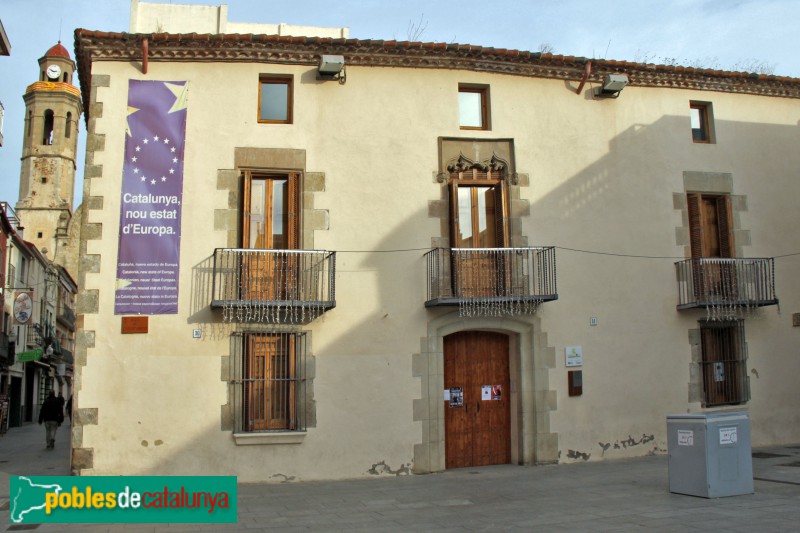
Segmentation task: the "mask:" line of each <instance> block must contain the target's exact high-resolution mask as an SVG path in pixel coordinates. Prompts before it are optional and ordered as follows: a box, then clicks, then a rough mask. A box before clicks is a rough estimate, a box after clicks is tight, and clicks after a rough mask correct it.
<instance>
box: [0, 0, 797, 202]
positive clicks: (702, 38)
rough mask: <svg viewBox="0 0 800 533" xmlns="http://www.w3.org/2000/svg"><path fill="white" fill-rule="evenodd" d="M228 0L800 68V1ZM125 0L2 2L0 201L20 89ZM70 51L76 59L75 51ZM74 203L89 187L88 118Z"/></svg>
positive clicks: (517, 44) (116, 23)
mask: <svg viewBox="0 0 800 533" xmlns="http://www.w3.org/2000/svg"><path fill="white" fill-rule="evenodd" d="M161 3H192V4H205V5H219V4H222V3H226V4H227V5H228V18H229V20H231V21H233V22H258V23H280V22H285V23H287V24H296V25H307V26H338V27H341V26H346V27H348V28H350V37H352V38H357V39H397V40H407V39H408V38H409V33H410V30H413V29H414V28H418V29H419V30H420V31H421V32H422V33H421V37H419V39H418V40H421V41H431V42H456V43H462V44H474V45H479V46H492V47H497V48H510V49H518V50H530V51H537V50H539V49H540V46H541V45H543V44H547V45H549V46H550V47H552V50H553V53H556V54H564V55H574V56H584V57H601V58H606V59H618V60H627V61H646V62H655V63H677V64H681V65H688V66H703V67H708V68H719V69H726V70H728V69H735V70H750V69H749V68H748V67H751V66H754V65H755V66H759V65H761V66H764V65H766V66H767V68H769V69H771V70H772V73H774V74H776V75H781V76H793V77H800V59H798V57H800V56H798V50H800V32H798V30H797V22H798V21H799V20H800V1H798V0H605V1H602V0H601V1H598V0H593V1H587V0H557V1H555V0H550V1H540V0H493V1H491V2H487V1H486V0H480V1H479V0H458V1H454V0H405V1H403V2H396V1H388V0H358V1H356V0H338V1H336V2H330V1H327V0H326V1H323V0H293V1H291V2H287V1H285V0H282V1H277V0H229V1H228V2H221V1H210V0H195V1H185V2H170V1H169V0H163V1H162V2H161ZM129 17H130V0H0V20H1V21H2V23H3V26H4V27H5V30H6V34H7V35H8V38H9V40H10V42H11V56H10V57H4V56H0V102H2V104H3V106H4V108H5V120H4V125H3V146H2V147H0V200H3V201H7V202H10V203H11V204H12V205H13V204H15V203H16V201H17V199H18V194H19V172H20V161H19V158H20V156H21V154H22V142H21V138H22V131H23V116H24V103H23V100H22V95H23V94H24V92H25V88H26V87H27V86H28V85H29V84H30V83H33V82H34V81H36V79H37V73H38V62H37V60H38V59H39V58H40V57H41V56H42V55H44V53H45V52H46V51H47V50H48V49H49V48H50V47H51V46H52V45H54V44H56V42H58V40H59V38H60V40H61V41H62V44H63V45H64V46H65V47H66V48H67V50H69V51H70V54H72V55H74V47H73V43H72V35H73V31H74V30H75V28H84V29H88V30H102V31H127V30H128V23H129ZM73 59H74V57H73ZM80 133H81V137H80V138H81V144H80V146H79V162H78V179H77V180H76V190H75V197H76V204H77V203H79V202H80V199H81V194H82V191H83V185H82V179H81V177H82V175H83V157H84V146H85V139H86V135H85V133H86V131H85V126H84V123H83V121H81V132H80Z"/></svg>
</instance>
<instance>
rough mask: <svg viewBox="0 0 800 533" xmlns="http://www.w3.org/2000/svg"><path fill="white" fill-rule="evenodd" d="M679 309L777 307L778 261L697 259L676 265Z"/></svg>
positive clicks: (764, 259)
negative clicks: (776, 265)
mask: <svg viewBox="0 0 800 533" xmlns="http://www.w3.org/2000/svg"><path fill="white" fill-rule="evenodd" d="M675 269H676V275H677V279H678V309H691V308H694V307H714V306H731V307H737V306H742V307H762V306H767V305H777V304H778V297H777V296H776V294H775V259H774V258H746V259H716V258H693V259H687V260H685V261H678V262H677V263H675Z"/></svg>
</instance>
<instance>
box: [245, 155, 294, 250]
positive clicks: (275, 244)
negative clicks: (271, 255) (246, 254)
mask: <svg viewBox="0 0 800 533" xmlns="http://www.w3.org/2000/svg"><path fill="white" fill-rule="evenodd" d="M243 177H244V181H243V183H244V191H243V195H242V196H243V205H242V215H243V217H242V248H252V249H259V250H293V249H296V248H297V247H298V240H299V238H298V237H299V226H300V224H299V220H298V219H299V213H300V206H299V198H298V181H299V179H300V176H299V174H297V173H290V174H258V173H254V172H251V171H249V170H248V171H245V172H244V174H243Z"/></svg>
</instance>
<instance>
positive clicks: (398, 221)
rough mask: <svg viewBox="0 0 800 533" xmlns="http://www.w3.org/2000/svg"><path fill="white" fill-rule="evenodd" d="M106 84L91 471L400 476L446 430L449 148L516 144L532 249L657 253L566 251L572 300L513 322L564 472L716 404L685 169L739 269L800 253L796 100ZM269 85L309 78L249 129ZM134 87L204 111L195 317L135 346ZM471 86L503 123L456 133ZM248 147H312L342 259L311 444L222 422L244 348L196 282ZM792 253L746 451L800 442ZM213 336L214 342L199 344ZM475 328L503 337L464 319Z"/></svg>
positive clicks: (383, 84) (191, 179)
mask: <svg viewBox="0 0 800 533" xmlns="http://www.w3.org/2000/svg"><path fill="white" fill-rule="evenodd" d="M93 69H94V70H93V74H94V76H96V77H97V76H109V81H108V83H107V86H101V87H98V88H97V89H96V100H97V102H96V104H102V106H101V107H102V115H101V117H102V118H95V119H93V121H94V124H95V127H94V131H93V132H90V133H93V134H95V135H99V136H104V142H103V143H102V149H100V150H96V151H94V152H93V154H92V155H93V164H94V165H99V166H101V167H102V169H101V171H99V172H98V174H99V175H98V176H97V177H91V178H89V179H87V180H86V185H85V194H86V195H87V196H88V197H91V198H92V200H91V201H92V202H94V205H98V203H99V205H100V206H101V207H102V208H101V209H88V210H87V211H86V213H85V216H84V219H85V222H84V223H85V224H86V225H88V226H90V227H92V228H93V229H94V231H95V235H96V236H97V237H98V238H89V239H88V240H86V242H85V253H86V254H88V256H95V255H97V256H99V266H96V267H94V268H93V269H88V270H86V271H85V272H84V274H85V277H84V285H83V291H84V299H83V302H84V303H83V308H82V309H83V311H82V310H81V308H79V310H78V311H79V313H83V327H84V329H85V330H86V332H91V333H87V334H85V335H84V338H85V339H87V340H88V341H87V343H86V346H87V348H86V351H85V366H82V367H80V369H79V372H80V378H79V388H80V391H79V394H78V398H79V402H78V407H79V408H81V409H86V410H87V411H86V416H87V419H86V420H87V423H86V424H84V425H82V426H80V427H79V428H78V429H76V433H75V434H74V435H73V439H74V441H75V442H77V443H78V444H79V446H78V447H79V448H81V449H93V452H92V453H93V461H92V463H91V466H90V467H89V468H83V469H82V470H81V472H82V473H84V474H93V475H101V474H125V473H128V474H135V473H155V472H158V473H183V474H201V473H204V474H223V473H225V474H236V475H239V476H240V479H241V480H243V481H252V480H268V481H269V480H272V481H277V480H283V479H284V478H292V479H295V480H297V479H320V478H337V477H352V476H364V475H369V474H368V472H369V471H370V469H372V470H373V471H376V468H374V465H376V464H378V463H380V462H381V461H383V462H384V463H385V465H387V466H388V468H389V469H390V470H392V471H394V472H397V471H403V472H405V471H407V467H408V466H409V465H410V466H412V467H413V466H414V465H412V464H411V463H412V462H413V458H414V453H415V451H414V450H415V446H417V449H418V450H419V446H418V445H419V444H421V443H428V442H434V443H435V441H436V439H437V438H438V439H440V440H441V439H442V438H443V436H442V435H434V436H433V437H431V431H432V430H431V429H430V428H434V429H435V424H431V425H426V424H427V423H424V422H422V421H420V417H419V416H415V409H420V406H419V403H420V400H424V399H425V394H424V391H425V390H430V391H432V392H431V393H430V394H431V395H432V396H433V395H435V393H436V390H437V382H436V381H435V380H436V379H439V378H436V377H435V376H436V375H437V374H436V371H435V370H432V371H431V372H430V373H429V374H425V376H426V377H425V378H424V379H429V380H433V381H430V383H427V382H422V381H421V380H422V379H423V378H422V377H421V376H420V372H418V371H417V369H415V368H413V365H414V363H413V360H414V358H415V356H416V357H419V356H420V354H423V356H424V353H425V351H426V350H428V348H426V346H429V345H431V343H435V339H436V333H435V332H431V324H432V323H434V322H437V321H441V320H442V317H443V316H444V315H447V314H448V313H452V311H453V310H452V309H449V310H447V309H438V310H426V309H425V308H424V306H423V304H424V300H425V286H424V283H425V277H424V261H423V257H422V256H423V253H424V250H426V249H428V248H429V247H430V245H431V240H432V239H435V238H437V237H441V229H440V223H439V219H438V218H435V217H434V216H430V215H429V211H428V205H429V203H430V202H435V201H438V200H439V199H440V198H441V188H442V184H440V183H438V182H437V181H436V179H435V177H434V175H435V173H436V172H437V170H438V169H439V168H440V164H439V163H440V162H439V161H438V138H439V137H442V136H446V137H465V138H478V139H498V138H503V139H508V138H510V139H513V140H514V147H515V161H516V170H517V172H519V173H524V174H527V175H528V184H527V186H525V187H521V188H520V195H521V196H522V200H526V201H527V202H529V212H528V213H526V214H525V216H523V217H522V224H523V228H522V234H523V235H524V236H527V239H528V242H529V244H531V245H557V246H560V247H565V248H572V249H579V250H588V251H599V252H604V253H607V254H628V255H638V256H653V257H660V258H641V257H619V256H615V255H597V254H588V253H583V252H577V251H570V250H566V249H559V250H558V251H557V254H558V289H559V299H558V300H557V301H555V302H549V303H546V304H544V305H543V306H542V307H541V309H540V310H539V312H538V314H537V317H536V318H535V319H534V318H532V317H527V318H526V317H522V318H518V319H515V320H517V321H521V322H522V323H527V324H530V329H529V330H527V331H526V330H525V329H524V328H523V327H522V326H520V325H515V326H514V328H516V331H514V328H509V329H508V330H507V331H509V332H510V333H514V334H515V335H522V334H524V335H530V336H531V337H533V336H535V337H537V340H536V341H535V342H534V341H531V342H530V345H531V346H533V347H534V348H533V351H536V350H539V352H538V353H542V352H543V351H550V352H551V353H550V356H549V359H547V358H546V359H544V362H543V363H542V364H541V366H539V367H536V368H534V370H533V372H534V373H535V375H534V376H533V381H535V382H536V384H535V385H532V386H535V387H537V389H536V390H537V391H538V395H536V396H535V397H534V396H526V398H527V399H526V400H525V401H526V402H528V403H527V404H526V405H524V406H523V407H524V408H525V409H526V410H531V411H535V412H537V414H536V415H535V416H536V417H537V418H536V420H537V423H541V424H542V428H540V430H539V432H540V434H541V440H542V442H543V443H544V442H545V441H546V443H544V444H540V448H539V449H540V450H541V451H542V453H544V452H545V451H547V450H551V451H552V456H553V457H554V458H556V459H559V460H560V461H563V462H568V461H572V460H584V459H585V458H589V459H591V460H595V459H599V458H601V457H603V458H616V457H623V456H632V455H642V454H645V453H663V452H664V451H665V449H666V415H667V414H671V413H682V412H687V411H697V410H700V409H701V405H700V403H698V402H690V401H689V394H690V380H691V378H690V367H691V356H692V352H691V345H690V339H689V337H690V330H693V329H696V328H697V320H698V319H699V318H702V317H703V316H705V315H704V312H702V311H682V312H678V311H676V309H675V305H676V302H677V286H676V281H675V273H674V266H673V262H674V259H672V258H676V257H684V254H685V246H684V244H683V243H681V242H680V241H679V239H678V238H677V235H678V234H679V233H680V231H681V229H680V228H682V227H683V226H684V221H683V220H682V214H681V210H680V209H676V208H675V205H674V195H675V194H678V195H681V194H683V193H684V192H685V190H684V173H685V172H707V173H719V172H724V173H730V174H731V175H732V183H733V194H735V195H742V196H745V197H746V208H747V209H746V210H743V211H741V212H739V215H738V216H739V217H740V220H739V224H740V227H741V228H743V229H745V230H749V238H750V242H749V243H748V244H747V245H744V246H742V249H743V253H744V254H745V255H746V256H750V257H760V256H777V255H781V254H788V253H794V252H798V251H800V237H799V236H798V234H797V232H796V231H795V229H796V228H797V227H798V223H799V222H800V220H799V219H800V214H798V210H797V209H796V205H795V204H796V198H797V197H798V193H800V190H798V189H799V188H800V185H799V184H798V181H797V179H796V170H795V169H796V168H798V163H800V155H799V154H798V153H797V150H795V149H794V147H796V146H797V145H798V141H799V140H800V134H799V133H800V132H798V126H797V124H798V118H800V117H798V115H800V103H798V102H797V101H795V100H789V99H780V98H764V97H756V96H745V95H733V94H721V93H708V92H692V91H683V90H668V89H653V88H641V89H640V88H636V87H628V88H626V89H625V90H624V91H623V92H622V94H621V96H620V98H619V99H616V100H602V101H600V100H592V99H590V98H588V97H587V96H586V95H581V96H576V94H575V93H574V91H572V90H570V89H569V88H568V87H567V86H566V85H565V83H564V82H562V81H553V80H538V79H527V78H522V77H512V76H503V75H493V74H480V73H470V72H461V71H456V70H433V69H426V70H408V69H391V68H358V67H348V72H347V83H346V84H345V85H340V84H338V83H332V82H317V81H316V80H315V71H314V70H313V69H311V68H308V67H302V66H286V65H266V64H262V65H248V64H223V63H205V64H191V63H175V64H169V65H165V64H161V63H157V62H151V63H150V65H149V71H148V75H147V76H146V77H145V76H143V75H142V74H141V73H140V71H139V70H138V69H137V68H135V66H133V65H131V64H128V63H125V64H121V63H112V62H96V63H94V65H93ZM259 74H292V75H293V76H294V102H295V105H294V124H292V125H266V124H258V123H257V121H256V111H257V110H256V107H257V89H258V76H259ZM130 78H135V79H152V80H164V81H172V80H176V81H177V80H188V81H189V87H190V106H189V110H188V122H187V148H186V155H185V165H184V171H185V172H184V176H185V177H184V193H183V202H184V209H183V220H182V228H183V233H182V239H181V281H180V302H179V314H178V315H162V316H154V317H150V332H149V333H148V334H146V335H124V336H123V335H120V334H119V331H120V317H118V316H115V315H114V314H113V313H114V311H113V301H114V293H113V290H114V272H115V269H116V258H117V238H118V237H117V235H118V229H119V210H120V179H119V176H120V175H121V172H122V153H123V147H124V127H123V124H124V121H125V117H126V114H125V113H126V105H127V104H126V99H127V87H128V79H130ZM459 83H477V84H489V85H490V86H491V108H492V109H491V115H492V130H491V131H485V132H484V131H477V132H475V131H471V132H465V131H461V130H460V129H459V127H458V93H457V90H458V84H459ZM689 100H703V101H710V102H712V103H713V110H714V118H715V125H716V139H717V143H716V144H712V145H698V144H693V143H692V142H691V135H690V129H689V127H690V126H689V116H688V108H689ZM94 109H95V111H97V105H95V108H94ZM98 116H99V115H98ZM237 147H260V148H285V149H302V150H305V154H306V167H305V169H302V170H304V171H306V172H321V173H324V176H325V180H324V183H325V186H324V191H320V192H317V193H315V196H314V208H315V209H318V210H325V211H327V217H328V220H327V221H328V225H327V228H328V229H324V230H317V231H314V247H315V248H316V249H326V250H335V251H337V253H338V255H337V272H336V303H337V306H336V308H335V309H333V310H332V311H330V312H328V313H326V314H325V315H324V316H323V317H322V318H319V319H317V320H316V321H314V322H312V323H311V324H310V325H308V326H305V327H303V328H302V329H303V330H304V331H308V332H310V333H311V338H312V343H311V350H310V354H309V355H310V356H313V359H314V366H315V377H314V401H315V404H316V416H315V424H314V426H313V427H309V429H308V431H307V435H306V437H305V439H304V441H303V442H302V444H291V445H280V446H278V445H258V446H236V444H235V443H234V440H233V438H232V435H231V432H230V431H224V430H222V429H220V425H221V422H220V409H221V406H223V405H226V404H227V402H228V397H227V390H226V384H225V383H224V382H223V381H222V380H221V379H220V374H221V365H222V360H223V358H224V357H226V356H227V355H229V347H228V346H229V342H228V337H227V335H226V328H224V327H222V326H219V325H218V323H219V322H220V321H221V313H217V312H211V311H210V310H209V309H208V302H204V301H202V297H200V298H198V294H199V291H198V290H197V287H196V286H195V281H196V280H197V276H198V267H199V266H200V265H202V264H203V263H204V262H205V261H206V260H207V259H208V257H209V256H210V255H211V254H212V253H213V249H214V248H215V247H224V246H226V243H227V238H228V235H227V232H226V231H223V230H221V229H215V225H214V217H213V216H212V214H213V213H214V212H215V210H219V209H225V208H226V207H227V205H228V194H229V191H227V190H224V189H219V188H218V187H217V183H218V181H217V180H218V172H219V171H220V170H226V169H233V168H234V151H235V149H236V148H237ZM98 198H102V201H98ZM84 239H86V237H84ZM740 244H741V243H740ZM386 250H403V251H395V252H391V253H380V252H382V251H386ZM798 262H800V256H794V257H787V258H781V259H777V260H776V279H777V288H778V296H779V298H780V299H781V307H780V311H781V313H780V314H779V312H778V308H776V307H768V308H766V309H764V310H762V311H761V312H760V313H758V316H756V317H750V318H747V320H746V326H745V328H746V338H747V341H748V345H749V357H750V359H749V361H748V369H749V375H750V378H751V388H752V401H750V402H749V403H748V404H747V406H745V408H746V409H747V410H749V412H750V416H751V420H752V428H753V431H752V435H753V444H754V445H764V444H774V443H785V442H800V415H798V414H797V410H796V405H797V403H798V402H797V400H798V393H797V390H796V387H795V386H794V383H793V380H794V376H795V375H796V374H797V372H798V370H800V362H798V361H799V360H798V358H797V348H796V346H797V345H798V341H799V340H800V328H792V325H791V316H790V314H791V313H792V312H797V311H800V297H798V295H799V294H800V286H798V283H799V282H798V279H797V275H796V274H797V271H798V264H799V263H798ZM94 291H97V292H94ZM94 295H96V296H97V298H96V299H95V298H94ZM95 302H96V306H95ZM590 317H597V318H598V325H597V326H594V327H591V326H590V325H589V320H590ZM197 327H199V328H201V329H203V331H204V336H203V338H202V339H200V340H195V339H192V329H193V328H197ZM448 327H449V326H448ZM470 327H486V328H490V329H496V328H497V327H500V328H501V329H502V324H499V326H498V324H495V323H483V322H472V323H470V321H469V320H467V319H464V320H463V329H469V328H470ZM520 332H523V333H520ZM574 345H580V346H582V348H583V354H584V365H583V367H582V370H583V380H584V388H583V390H584V392H583V395H582V396H580V397H572V398H571V397H568V395H567V371H566V368H565V366H564V347H565V346H574ZM421 347H422V348H421ZM431 350H433V351H434V352H435V349H433V348H431ZM552 353H554V354H555V356H554V357H553V356H552ZM431 362H432V364H435V362H436V358H435V356H434V357H433V359H431ZM431 376H433V377H431ZM526 377H527V376H526ZM415 402H416V407H415ZM545 403H546V404H547V405H546V408H545V406H544V405H543V404H545ZM94 409H96V412H95V411H92V410H94ZM95 414H96V422H97V423H96V424H94V423H93V422H94V418H93V417H94V415H95ZM532 416H533V415H532ZM544 426H546V427H544ZM531 435H533V433H532V434H531ZM431 439H433V440H431ZM433 448H435V446H434V447H433ZM433 448H431V449H433ZM571 452H572V453H571ZM534 459H535V460H537V462H547V461H546V460H545V461H538V458H534ZM545 459H547V458H545ZM433 469H435V468H433ZM377 470H378V471H383V469H382V468H378V469H377Z"/></svg>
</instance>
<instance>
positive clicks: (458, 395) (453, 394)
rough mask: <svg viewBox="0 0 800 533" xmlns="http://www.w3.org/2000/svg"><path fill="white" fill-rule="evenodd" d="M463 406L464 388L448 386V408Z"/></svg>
mask: <svg viewBox="0 0 800 533" xmlns="http://www.w3.org/2000/svg"><path fill="white" fill-rule="evenodd" d="M455 407H464V389H463V388H462V387H450V408H451V409H453V408H455Z"/></svg>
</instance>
